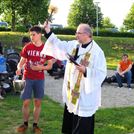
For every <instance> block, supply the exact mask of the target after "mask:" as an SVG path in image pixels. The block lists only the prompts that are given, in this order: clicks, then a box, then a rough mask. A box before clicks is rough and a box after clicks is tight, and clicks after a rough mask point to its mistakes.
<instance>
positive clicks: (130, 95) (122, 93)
mask: <svg viewBox="0 0 134 134" xmlns="http://www.w3.org/2000/svg"><path fill="white" fill-rule="evenodd" d="M113 74H114V72H113V71H111V70H109V71H108V76H112V75H113ZM62 83H63V79H62V78H61V79H58V80H55V79H54V78H53V77H52V76H49V75H48V74H47V73H46V85H45V87H46V88H45V94H47V95H48V96H49V97H50V98H51V99H52V100H54V101H56V102H59V103H61V104H63V102H62ZM126 86H127V85H126V84H124V87H122V88H117V83H112V84H108V83H104V85H103V87H102V108H105V107H126V106H134V85H132V90H128V88H127V87H126Z"/></svg>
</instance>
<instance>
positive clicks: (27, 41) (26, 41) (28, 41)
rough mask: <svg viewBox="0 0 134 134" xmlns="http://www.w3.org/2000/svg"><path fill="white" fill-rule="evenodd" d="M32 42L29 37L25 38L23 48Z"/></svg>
mask: <svg viewBox="0 0 134 134" xmlns="http://www.w3.org/2000/svg"><path fill="white" fill-rule="evenodd" d="M30 42H31V40H30V38H29V37H27V36H24V37H23V38H22V47H24V46H25V45H26V44H27V43H30Z"/></svg>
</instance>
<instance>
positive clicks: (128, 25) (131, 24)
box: [123, 4, 134, 30]
mask: <svg viewBox="0 0 134 134" xmlns="http://www.w3.org/2000/svg"><path fill="white" fill-rule="evenodd" d="M123 24H124V26H125V29H126V30H129V29H134V4H133V5H132V7H131V9H130V11H129V13H128V15H127V16H126V18H125V19H124V22H123Z"/></svg>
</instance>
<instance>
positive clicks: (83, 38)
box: [75, 25, 89, 44]
mask: <svg viewBox="0 0 134 134" xmlns="http://www.w3.org/2000/svg"><path fill="white" fill-rule="evenodd" d="M75 35H76V39H77V40H78V42H79V43H81V44H85V43H87V40H88V39H89V34H88V33H87V32H86V31H85V30H84V26H82V25H80V26H78V28H77V31H76V33H75Z"/></svg>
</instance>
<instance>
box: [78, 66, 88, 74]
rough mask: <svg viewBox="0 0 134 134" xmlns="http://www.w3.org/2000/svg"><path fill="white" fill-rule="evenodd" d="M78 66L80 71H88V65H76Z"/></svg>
mask: <svg viewBox="0 0 134 134" xmlns="http://www.w3.org/2000/svg"><path fill="white" fill-rule="evenodd" d="M76 68H77V69H78V70H79V71H80V72H82V73H83V74H84V73H85V72H86V67H85V66H83V65H79V66H77V65H76Z"/></svg>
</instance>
